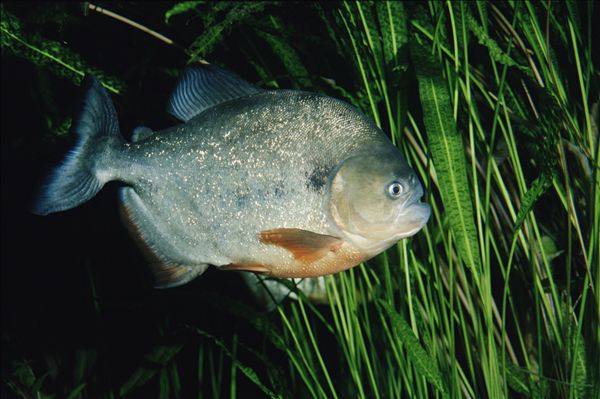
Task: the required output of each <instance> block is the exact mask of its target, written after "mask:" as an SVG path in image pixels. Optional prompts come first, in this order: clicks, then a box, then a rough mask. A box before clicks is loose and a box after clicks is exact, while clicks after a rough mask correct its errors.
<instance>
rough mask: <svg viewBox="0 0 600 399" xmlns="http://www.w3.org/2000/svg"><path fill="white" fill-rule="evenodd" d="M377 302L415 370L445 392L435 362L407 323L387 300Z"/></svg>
mask: <svg viewBox="0 0 600 399" xmlns="http://www.w3.org/2000/svg"><path fill="white" fill-rule="evenodd" d="M379 304H380V305H381V306H382V307H383V308H384V309H385V310H386V312H387V314H388V316H389V317H390V320H391V322H392V325H393V327H394V331H395V332H396V334H397V335H398V338H399V339H400V341H401V342H402V344H403V345H404V346H405V347H406V354H407V356H408V358H409V359H410V360H411V362H412V363H413V364H414V366H415V370H416V371H417V372H418V373H419V374H421V375H422V376H423V377H425V379H426V380H427V381H429V383H431V385H433V386H434V387H436V388H437V389H438V390H439V391H440V392H446V389H445V387H444V383H443V380H442V374H441V373H440V370H439V368H438V366H437V362H436V361H435V359H434V358H433V357H432V356H431V355H429V354H428V353H427V352H426V351H425V349H423V347H422V346H421V344H420V343H419V340H418V339H417V337H415V334H414V333H413V331H412V329H411V328H410V326H409V325H408V323H407V322H406V321H404V319H403V318H402V316H400V315H399V314H398V312H396V310H394V308H393V307H392V306H390V304H388V303H387V302H385V301H383V300H380V301H379Z"/></svg>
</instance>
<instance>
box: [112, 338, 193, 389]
mask: <svg viewBox="0 0 600 399" xmlns="http://www.w3.org/2000/svg"><path fill="white" fill-rule="evenodd" d="M182 348H183V345H162V346H158V347H156V348H154V349H153V350H152V351H151V352H150V353H148V354H147V355H146V356H144V363H145V364H144V365H143V366H141V367H140V368H138V369H137V370H136V371H135V372H134V373H133V374H132V375H131V377H129V379H128V380H127V381H126V382H125V383H124V384H123V385H122V386H121V389H120V391H119V395H121V396H125V395H127V394H128V393H129V392H131V391H132V390H134V389H135V388H138V387H141V386H143V385H144V384H145V383H146V382H147V381H148V380H149V379H151V378H152V377H154V375H155V374H156V373H157V372H159V371H160V370H162V369H163V368H164V367H165V366H166V365H167V364H168V363H169V362H170V361H172V360H173V358H174V357H175V355H177V354H178V353H179V352H180V351H181V349H182ZM152 366H154V367H152Z"/></svg>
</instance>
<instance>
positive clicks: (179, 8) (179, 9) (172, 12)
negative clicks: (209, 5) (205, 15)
mask: <svg viewBox="0 0 600 399" xmlns="http://www.w3.org/2000/svg"><path fill="white" fill-rule="evenodd" d="M202 3H205V1H203V0H200V1H183V2H181V3H177V4H175V5H174V6H173V7H171V8H170V9H169V10H167V12H165V24H169V22H170V20H171V18H173V17H174V16H176V15H180V14H184V13H186V12H189V11H191V10H195V9H196V7H197V6H198V5H200V4H202Z"/></svg>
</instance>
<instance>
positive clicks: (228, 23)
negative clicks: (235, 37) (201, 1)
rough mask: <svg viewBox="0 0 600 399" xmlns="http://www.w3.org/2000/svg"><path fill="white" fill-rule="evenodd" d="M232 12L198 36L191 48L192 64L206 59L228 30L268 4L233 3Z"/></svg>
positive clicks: (189, 49) (189, 50)
mask: <svg viewBox="0 0 600 399" xmlns="http://www.w3.org/2000/svg"><path fill="white" fill-rule="evenodd" d="M229 4H231V8H230V10H229V11H228V12H227V14H226V15H225V17H224V18H223V20H222V21H221V22H219V23H217V24H214V25H212V26H209V27H207V28H206V29H205V31H204V33H203V34H201V35H200V36H198V37H197V38H196V39H195V40H194V41H193V43H192V44H191V45H190V46H189V48H188V52H189V54H190V62H194V61H197V60H198V59H202V58H203V57H205V56H206V55H207V54H208V53H210V51H212V49H213V47H214V46H215V45H216V44H217V43H218V42H219V41H221V40H223V38H224V36H225V34H226V33H227V30H229V29H231V28H232V27H233V26H235V25H237V24H239V23H241V22H243V21H245V20H247V19H248V18H250V17H251V16H252V15H253V14H255V13H257V12H260V11H262V10H263V9H264V8H265V6H266V5H267V2H263V1H261V2H252V1H249V2H233V3H229Z"/></svg>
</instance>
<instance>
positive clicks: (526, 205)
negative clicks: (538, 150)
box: [513, 173, 552, 234]
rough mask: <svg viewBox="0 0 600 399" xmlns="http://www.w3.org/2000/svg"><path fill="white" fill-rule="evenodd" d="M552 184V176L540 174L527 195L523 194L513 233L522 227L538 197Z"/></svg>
mask: <svg viewBox="0 0 600 399" xmlns="http://www.w3.org/2000/svg"><path fill="white" fill-rule="evenodd" d="M551 185H552V176H550V175H548V174H547V173H544V174H542V175H541V176H538V177H537V178H536V179H535V180H534V181H533V183H532V184H531V188H530V189H529V190H527V192H526V193H525V195H523V199H522V200H521V208H519V213H518V214H517V219H516V220H515V226H514V227H513V234H516V232H517V231H518V230H519V229H520V228H521V225H522V224H523V221H524V220H525V218H526V217H527V215H528V214H529V212H531V209H532V208H533V206H534V205H535V203H536V202H537V200H538V199H540V197H541V196H542V195H543V194H544V193H545V192H546V190H548V188H550V186H551Z"/></svg>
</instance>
